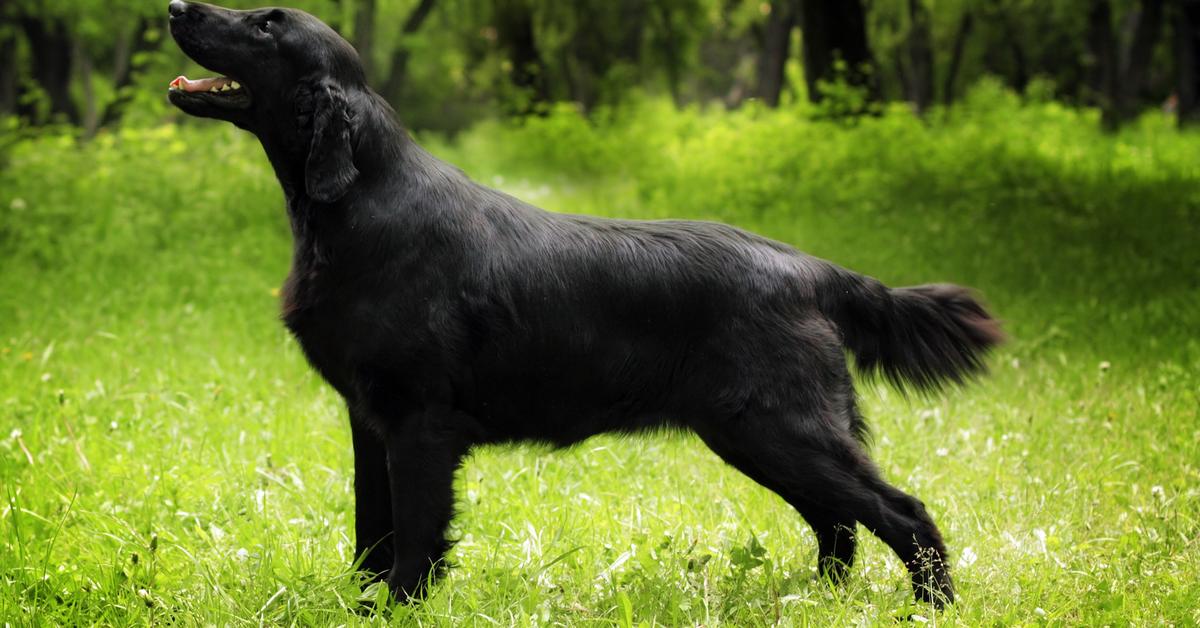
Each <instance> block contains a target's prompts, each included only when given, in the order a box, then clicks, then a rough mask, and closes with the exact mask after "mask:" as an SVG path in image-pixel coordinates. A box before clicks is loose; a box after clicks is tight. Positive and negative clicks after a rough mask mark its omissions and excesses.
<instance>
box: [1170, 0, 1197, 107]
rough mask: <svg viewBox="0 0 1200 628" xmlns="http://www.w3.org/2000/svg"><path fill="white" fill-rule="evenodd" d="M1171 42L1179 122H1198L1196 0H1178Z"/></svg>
mask: <svg viewBox="0 0 1200 628" xmlns="http://www.w3.org/2000/svg"><path fill="white" fill-rule="evenodd" d="M1175 46H1176V50H1177V55H1178V59H1179V61H1178V62H1179V83H1178V87H1177V90H1178V91H1177V93H1176V95H1177V96H1178V101H1177V102H1176V112H1177V115H1178V116H1179V125H1180V126H1184V125H1187V124H1194V123H1196V122H1200V0H1180V4H1179V7H1178V10H1177V11H1176V15H1175Z"/></svg>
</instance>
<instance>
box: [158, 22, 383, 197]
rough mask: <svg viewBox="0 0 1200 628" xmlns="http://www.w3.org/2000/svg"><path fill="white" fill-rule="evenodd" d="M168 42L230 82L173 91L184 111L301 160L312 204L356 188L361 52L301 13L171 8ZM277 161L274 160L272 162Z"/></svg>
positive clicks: (204, 82) (182, 83)
mask: <svg viewBox="0 0 1200 628" xmlns="http://www.w3.org/2000/svg"><path fill="white" fill-rule="evenodd" d="M168 13H169V15H170V20H171V35H172V36H173V37H174V38H175V41H176V42H177V43H178V44H179V47H180V49H182V50H183V52H184V53H185V54H187V56H189V57H191V58H192V59H194V60H195V61H196V62H197V63H199V64H200V65H202V66H204V67H205V68H207V69H209V70H211V71H213V72H217V73H219V74H221V75H223V76H219V77H217V78H204V79H197V80H192V79H189V78H187V77H185V76H180V77H179V78H176V79H175V80H174V81H172V82H171V85H170V88H169V92H168V97H169V98H170V101H171V103H172V104H174V105H175V106H176V107H179V108H180V109H182V110H183V111H185V112H187V113H189V114H191V115H194V116H201V117H206V118H216V119H218V120H227V121H229V122H233V123H234V124H236V125H237V126H239V127H241V128H243V129H246V130H248V131H250V132H252V133H254V134H255V135H257V136H258V137H259V139H260V140H262V142H263V144H264V146H266V147H267V149H268V153H271V152H272V150H274V151H276V152H277V153H278V154H279V155H283V156H285V157H284V158H287V157H286V156H291V157H294V158H297V159H300V158H302V159H303V164H302V165H301V164H296V168H295V169H300V168H301V166H302V169H303V175H304V188H305V191H306V192H307V193H308V195H309V196H310V197H312V198H313V199H315V200H318V201H321V202H332V201H335V200H337V199H338V198H341V196H342V195H343V194H344V193H345V192H346V190H347V189H348V188H349V186H350V184H351V183H353V182H354V179H355V177H357V175H358V171H357V170H356V169H355V167H354V162H353V147H352V138H351V134H352V131H353V123H354V120H353V117H354V116H353V111H352V108H351V107H350V106H349V104H348V98H347V94H348V93H350V92H352V91H361V90H363V89H365V88H366V87H365V79H364V76H363V69H362V63H361V61H360V60H359V58H358V53H357V52H355V50H354V47H353V46H351V45H350V44H349V42H347V41H346V40H345V39H343V38H342V37H341V36H340V35H338V34H337V32H336V31H334V30H333V29H332V28H330V27H328V26H326V25H325V24H324V23H323V22H321V21H320V20H318V19H317V18H315V17H313V16H311V15H309V14H307V13H305V12H303V11H299V10H295V9H279V8H266V9H255V10H251V11H235V10H231V9H225V8H221V7H217V6H213V5H210V4H203V3H200V2H184V1H182V0H171V3H170V5H168ZM273 159H274V157H273Z"/></svg>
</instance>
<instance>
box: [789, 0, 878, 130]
mask: <svg viewBox="0 0 1200 628" xmlns="http://www.w3.org/2000/svg"><path fill="white" fill-rule="evenodd" d="M800 28H801V29H802V31H803V34H804V46H803V48H804V82H805V83H806V84H807V85H808V98H809V100H811V101H812V102H814V103H819V102H821V101H822V100H824V98H825V93H824V87H823V84H824V83H826V82H831V81H838V80H844V81H845V82H846V83H848V84H850V85H853V86H856V87H861V88H863V89H865V90H866V100H867V101H868V102H871V101H876V100H878V99H879V82H878V80H877V77H876V76H875V74H876V73H875V61H874V59H873V58H872V56H871V49H870V46H869V45H868V43H867V25H866V14H865V13H864V11H863V6H862V2H861V0H802V2H801V4H800ZM855 113H861V112H855Z"/></svg>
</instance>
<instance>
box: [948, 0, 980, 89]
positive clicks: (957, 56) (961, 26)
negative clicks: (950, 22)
mask: <svg viewBox="0 0 1200 628" xmlns="http://www.w3.org/2000/svg"><path fill="white" fill-rule="evenodd" d="M974 26H975V18H974V17H973V16H972V13H971V12H970V11H963V14H962V17H961V18H960V19H959V20H958V32H956V33H955V34H954V50H953V51H952V52H951V53H950V67H949V68H948V69H947V70H946V80H945V82H944V83H943V84H942V104H944V105H946V106H947V107H949V106H950V104H951V103H953V102H954V83H955V82H956V81H958V69H959V68H960V67H962V58H963V53H964V52H965V51H966V48H967V38H968V37H970V36H971V30H972V29H973V28H974Z"/></svg>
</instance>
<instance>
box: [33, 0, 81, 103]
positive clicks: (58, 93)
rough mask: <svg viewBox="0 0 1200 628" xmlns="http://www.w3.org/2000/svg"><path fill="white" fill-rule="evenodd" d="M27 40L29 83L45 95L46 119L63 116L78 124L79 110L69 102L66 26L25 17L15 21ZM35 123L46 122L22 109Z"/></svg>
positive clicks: (69, 85)
mask: <svg viewBox="0 0 1200 628" xmlns="http://www.w3.org/2000/svg"><path fill="white" fill-rule="evenodd" d="M19 22H20V24H21V28H22V30H24V31H25V37H26V38H27V39H28V40H29V53H30V55H29V56H30V58H31V59H32V64H31V65H32V67H31V70H32V75H33V80H34V81H35V82H37V84H38V86H40V87H41V88H42V90H43V91H44V92H45V94H46V99H47V101H48V103H47V104H49V114H50V116H51V117H52V116H55V115H63V116H65V117H66V119H67V120H68V121H70V122H72V123H76V124H77V123H78V122H79V110H78V109H77V108H76V107H75V103H74V102H72V100H71V49H72V46H71V37H70V35H69V34H68V33H67V29H66V26H64V25H63V23H62V22H60V21H58V20H45V21H44V20H41V19H38V18H33V17H29V16H22V17H21V18H20V19H19ZM23 113H25V114H30V115H29V117H30V120H31V121H32V122H33V123H35V124H40V123H43V122H46V120H44V119H42V114H41V112H38V111H36V110H34V111H30V110H28V109H26V110H25V111H23Z"/></svg>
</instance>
